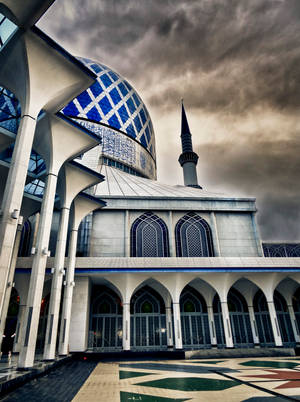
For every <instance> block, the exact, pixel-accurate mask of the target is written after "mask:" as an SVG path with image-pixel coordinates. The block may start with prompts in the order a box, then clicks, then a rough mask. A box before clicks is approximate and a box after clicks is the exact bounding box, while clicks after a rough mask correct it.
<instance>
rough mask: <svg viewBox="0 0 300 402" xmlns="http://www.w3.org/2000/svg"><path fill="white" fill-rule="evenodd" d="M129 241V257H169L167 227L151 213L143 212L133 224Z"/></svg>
mask: <svg viewBox="0 0 300 402" xmlns="http://www.w3.org/2000/svg"><path fill="white" fill-rule="evenodd" d="M130 240H131V242H130V243H131V244H130V246H131V247H130V255H131V257H169V236H168V229H167V226H166V224H165V223H164V221H163V220H162V219H161V218H159V217H158V216H156V215H154V214H153V213H152V212H145V213H144V214H143V215H141V216H140V217H138V218H137V219H136V220H135V221H134V222H133V224H132V226H131V231H130Z"/></svg>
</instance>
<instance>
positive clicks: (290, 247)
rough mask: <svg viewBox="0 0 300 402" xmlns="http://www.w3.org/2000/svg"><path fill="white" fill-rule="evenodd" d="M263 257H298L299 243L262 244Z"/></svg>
mask: <svg viewBox="0 0 300 402" xmlns="http://www.w3.org/2000/svg"><path fill="white" fill-rule="evenodd" d="M262 246H263V250H264V256H265V257H300V244H299V243H263V245H262Z"/></svg>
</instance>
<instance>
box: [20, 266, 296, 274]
mask: <svg viewBox="0 0 300 402" xmlns="http://www.w3.org/2000/svg"><path fill="white" fill-rule="evenodd" d="M30 272H31V268H16V273H22V274H23V273H30ZM50 272H51V269H47V270H46V273H50ZM95 272H118V273H122V272H123V273H126V272H132V273H133V272H135V273H141V272H200V273H201V272H225V273H226V272H243V273H246V272H269V273H270V274H271V273H272V272H283V273H287V272H300V267H299V268H292V267H287V268H270V267H266V268H235V267H231V268H167V267H165V268H143V267H141V268H76V269H75V273H77V274H81V273H82V274H85V273H95Z"/></svg>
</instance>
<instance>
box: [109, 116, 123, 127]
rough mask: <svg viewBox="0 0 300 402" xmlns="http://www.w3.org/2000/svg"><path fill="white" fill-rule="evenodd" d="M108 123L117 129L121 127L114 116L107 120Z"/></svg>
mask: <svg viewBox="0 0 300 402" xmlns="http://www.w3.org/2000/svg"><path fill="white" fill-rule="evenodd" d="M108 122H109V124H110V126H112V127H115V128H117V129H119V128H120V127H121V124H120V122H119V120H118V118H117V116H116V115H115V114H113V115H112V116H111V118H110V119H109V120H108Z"/></svg>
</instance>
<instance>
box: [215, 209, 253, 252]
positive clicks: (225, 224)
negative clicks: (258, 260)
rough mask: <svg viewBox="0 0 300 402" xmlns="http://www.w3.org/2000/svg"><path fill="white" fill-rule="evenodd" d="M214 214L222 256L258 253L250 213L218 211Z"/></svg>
mask: <svg viewBox="0 0 300 402" xmlns="http://www.w3.org/2000/svg"><path fill="white" fill-rule="evenodd" d="M215 216H216V225H217V232H218V238H219V245H220V254H221V256H222V257H256V256H258V255H259V254H258V249H257V244H256V239H255V232H254V228H253V223H252V215H251V214H250V213H244V212H236V213H228V212H224V213H222V212H218V213H216V214H215Z"/></svg>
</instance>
